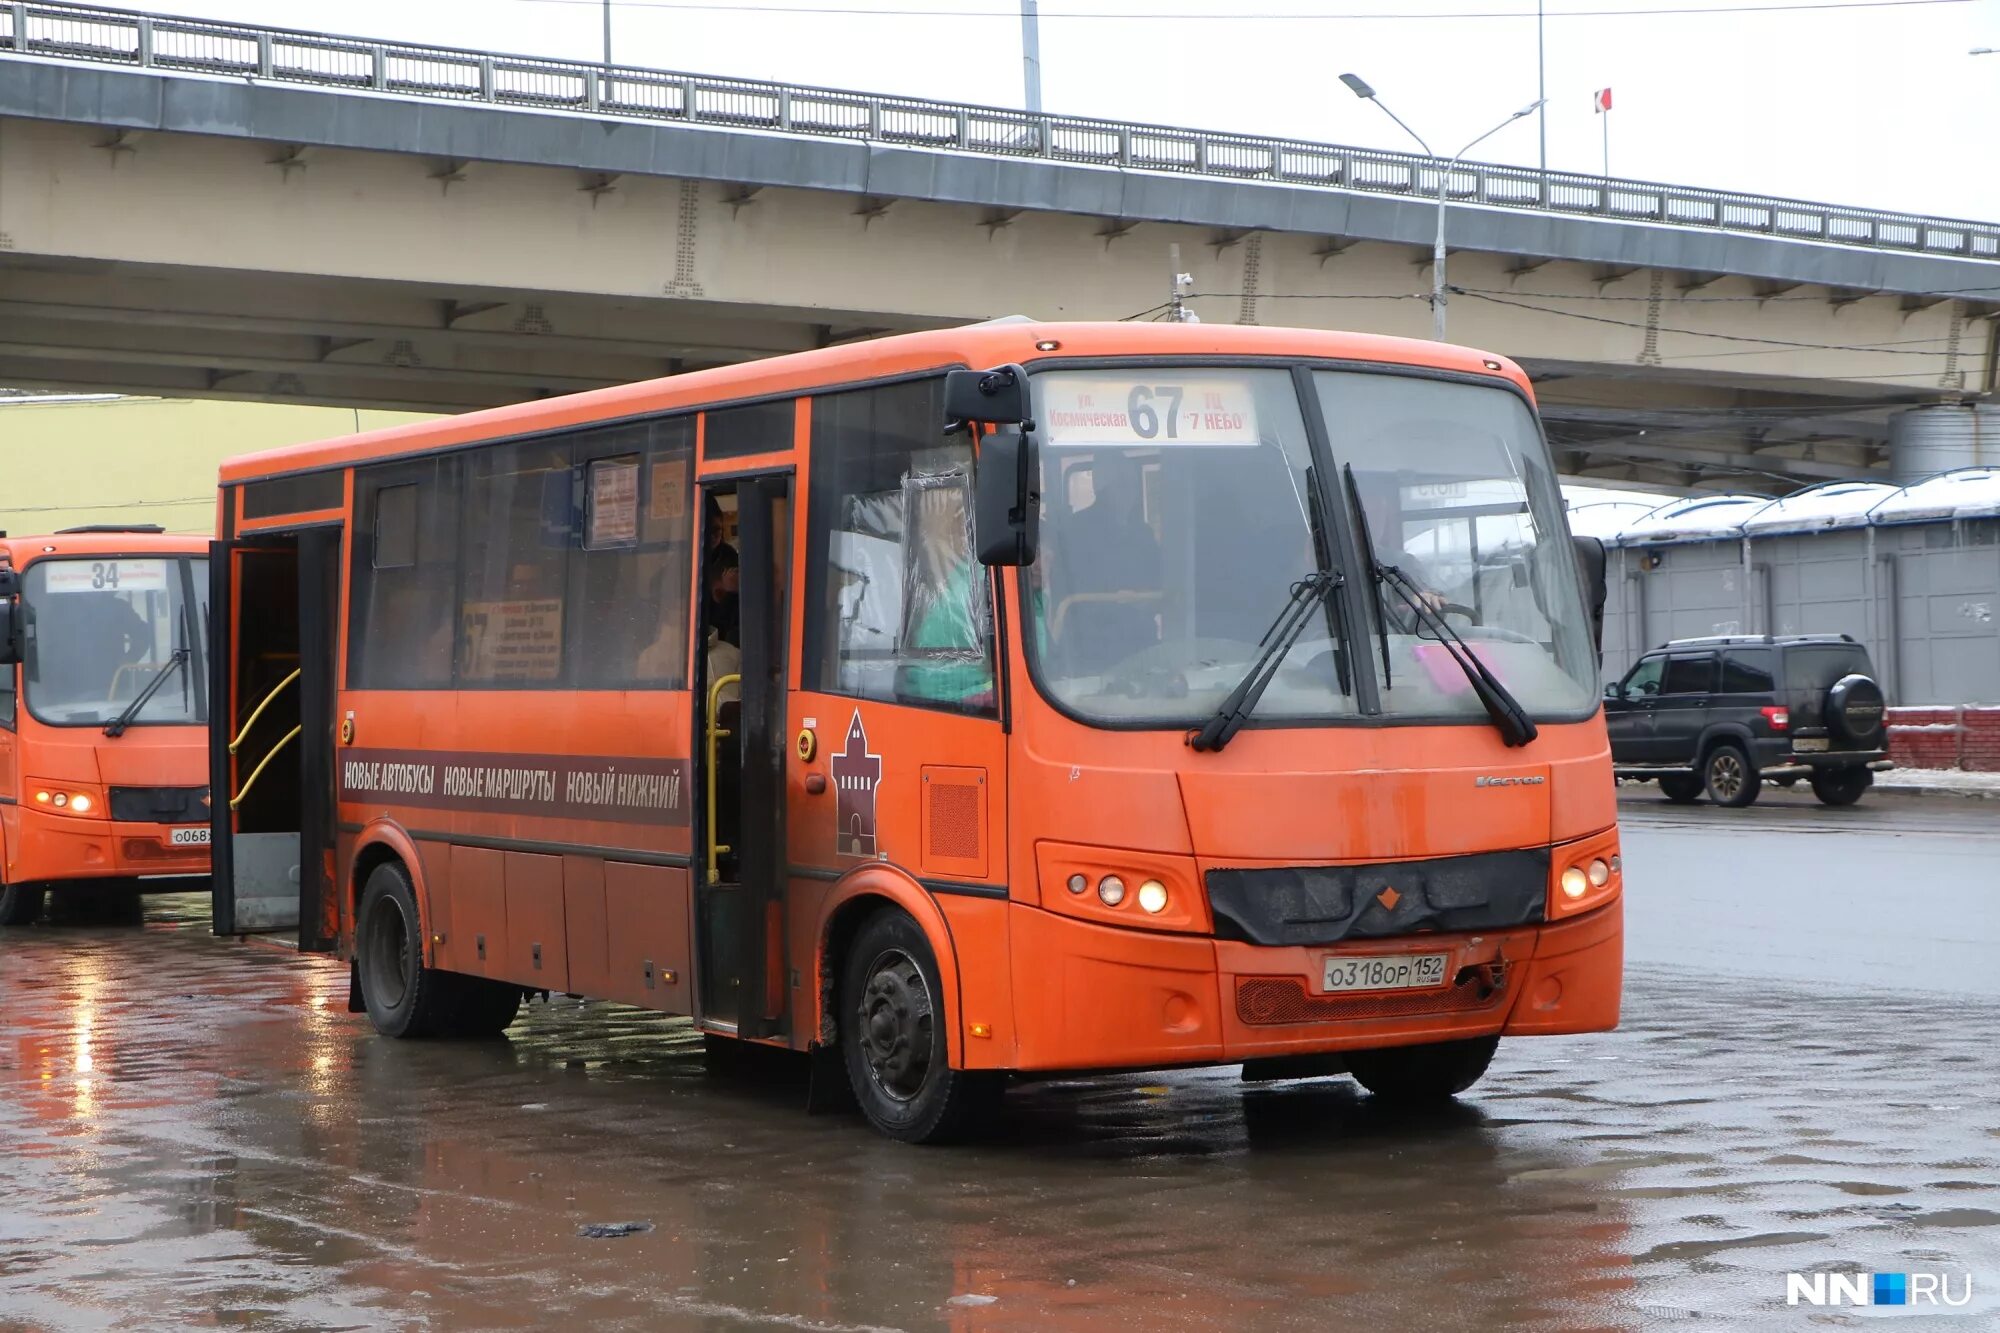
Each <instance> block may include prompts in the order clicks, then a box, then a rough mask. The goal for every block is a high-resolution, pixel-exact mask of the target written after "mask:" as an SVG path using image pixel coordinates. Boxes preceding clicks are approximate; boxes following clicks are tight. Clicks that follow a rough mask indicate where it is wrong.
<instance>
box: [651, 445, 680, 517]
mask: <svg viewBox="0 0 2000 1333" xmlns="http://www.w3.org/2000/svg"><path fill="white" fill-rule="evenodd" d="M646 517H648V518H650V519H653V520H654V521H655V522H673V521H675V520H678V519H683V518H686V517H687V465H686V464H685V463H684V462H682V461H681V460H680V459H678V458H673V459H666V458H662V459H655V460H654V462H653V492H652V496H651V498H650V500H649V501H648V503H647V505H646Z"/></svg>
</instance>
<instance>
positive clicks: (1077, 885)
mask: <svg viewBox="0 0 2000 1333" xmlns="http://www.w3.org/2000/svg"><path fill="white" fill-rule="evenodd" d="M1089 887H1090V881H1089V880H1088V879H1085V878H1084V877H1083V876H1082V875H1071V876H1070V877H1069V891H1070V892H1071V893H1082V892H1083V891H1084V890H1085V889H1087V888H1089Z"/></svg>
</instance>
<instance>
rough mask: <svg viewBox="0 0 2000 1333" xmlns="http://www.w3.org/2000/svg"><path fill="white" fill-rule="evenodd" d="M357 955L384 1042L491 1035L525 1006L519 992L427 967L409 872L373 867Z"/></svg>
mask: <svg viewBox="0 0 2000 1333" xmlns="http://www.w3.org/2000/svg"><path fill="white" fill-rule="evenodd" d="M357 920H358V922H359V926H358V927H357V929H356V930H355V936H354V954H355V962H356V964H357V965H358V967H357V970H358V971H359V973H360V977H361V1002H362V1004H363V1006H364V1007H365V1008H366V1009H367V1010H368V1021H369V1022H371V1023H373V1024H374V1025H375V1030H376V1031H377V1032H380V1033H381V1034H382V1035H383V1036H385V1037H490V1036H494V1035H497V1034H498V1033H500V1032H501V1031H503V1030H505V1029H506V1027H507V1025H508V1024H509V1023H512V1022H513V1021H514V1015H515V1014H516V1013H517V1012H519V1010H520V1007H521V989H520V987H518V986H509V985H506V984H504V983H502V982H498V981H490V980H488V979H487V978H485V977H468V976H465V975H462V974H460V973H457V972H443V971H440V970H438V969H437V968H434V967H425V966H424V963H423V958H424V952H423V934H422V930H423V926H422V922H421V920H420V918H419V916H418V912H417V895H416V891H415V890H414V889H412V888H411V887H410V876H409V872H408V871H406V870H404V869H403V867H402V864H401V863H400V862H396V861H387V862H384V863H383V864H382V865H379V866H377V867H375V870H374V872H373V873H372V874H370V875H369V876H368V883H367V884H366V885H365V886H364V887H363V888H362V890H361V910H360V912H359V913H358V914H357Z"/></svg>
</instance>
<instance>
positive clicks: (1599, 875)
mask: <svg viewBox="0 0 2000 1333" xmlns="http://www.w3.org/2000/svg"><path fill="white" fill-rule="evenodd" d="M1610 882H1611V867H1610V866H1608V865H1606V864H1604V858H1602V857H1599V858H1598V859H1597V860H1595V861H1592V862H1591V863H1590V887H1591V888H1593V889H1601V888H1603V887H1604V886H1605V885H1606V884H1609V883H1610Z"/></svg>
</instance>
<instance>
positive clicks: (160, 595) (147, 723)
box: [0, 526, 210, 926]
mask: <svg viewBox="0 0 2000 1333" xmlns="http://www.w3.org/2000/svg"><path fill="white" fill-rule="evenodd" d="M207 565H208V541H207V539H206V538H201V537H172V536H167V535H164V534H163V533H162V532H161V530H160V529H159V528H157V527H108V526H107V527H88V528H70V529H67V530H65V531H62V532H58V533H55V534H54V535H52V536H47V537H11V538H10V537H7V536H6V535H5V534H0V663H3V664H4V668H0V843H4V844H5V846H4V861H0V865H4V870H0V925H8V926H21V925H27V924H29V923H31V922H33V921H34V920H35V919H36V918H37V917H39V916H40V915H41V913H42V909H43V907H44V906H45V904H46V902H47V899H48V895H49V893H50V892H51V891H54V892H56V893H59V894H63V895H68V894H72V893H86V892H87V893H90V894H92V895H96V896H98V897H99V898H103V897H106V896H109V895H112V894H119V895H129V894H131V893H133V892H134V891H137V890H141V889H153V890H173V889H189V888H198V887H200V886H201V884H202V882H203V881H204V880H205V879H206V877H207V875H208V845H209V828H210V816H209V808H208V734H207V728H208V708H209V697H208V687H207V684H206V680H207V670H208V668H207V652H208V649H207V637H208V632H209V628H208V568H207Z"/></svg>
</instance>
